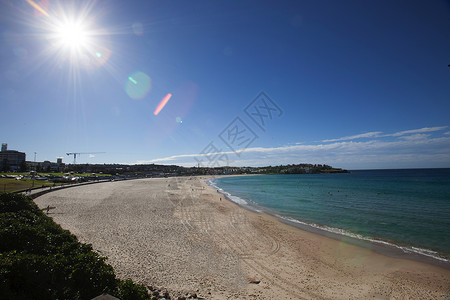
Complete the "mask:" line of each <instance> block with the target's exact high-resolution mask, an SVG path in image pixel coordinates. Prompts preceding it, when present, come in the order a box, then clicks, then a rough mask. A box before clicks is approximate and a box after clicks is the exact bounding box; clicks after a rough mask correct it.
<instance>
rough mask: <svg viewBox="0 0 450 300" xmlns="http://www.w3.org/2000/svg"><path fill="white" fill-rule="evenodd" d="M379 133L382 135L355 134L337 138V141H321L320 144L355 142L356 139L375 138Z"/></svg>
mask: <svg viewBox="0 0 450 300" xmlns="http://www.w3.org/2000/svg"><path fill="white" fill-rule="evenodd" d="M381 133H383V132H381V131H372V132H366V133H361V134H356V135H351V136H344V137H341V138H337V139H328V140H323V141H322V142H324V143H328V142H339V141H348V140H356V139H361V138H369V137H377V136H379V135H380V134H381Z"/></svg>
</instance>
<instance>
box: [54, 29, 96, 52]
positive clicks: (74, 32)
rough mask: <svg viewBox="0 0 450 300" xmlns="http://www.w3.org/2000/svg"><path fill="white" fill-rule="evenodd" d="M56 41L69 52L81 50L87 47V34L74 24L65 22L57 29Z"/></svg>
mask: <svg viewBox="0 0 450 300" xmlns="http://www.w3.org/2000/svg"><path fill="white" fill-rule="evenodd" d="M56 39H57V40H58V41H59V42H60V43H61V46H62V47H64V48H67V49H69V50H72V51H73V50H81V49H83V48H86V47H87V44H88V32H87V30H86V29H84V28H83V26H82V25H81V24H79V23H76V22H66V23H64V24H61V26H60V27H59V28H58V29H57V32H56Z"/></svg>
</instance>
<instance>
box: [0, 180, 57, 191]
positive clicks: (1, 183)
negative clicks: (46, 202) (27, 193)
mask: <svg viewBox="0 0 450 300" xmlns="http://www.w3.org/2000/svg"><path fill="white" fill-rule="evenodd" d="M53 184H54V183H53V182H51V181H44V180H35V181H34V187H40V186H43V185H44V186H53ZM60 184H61V183H56V185H60ZM32 187H33V180H32V179H21V180H17V179H14V178H0V192H3V193H11V192H15V191H20V190H25V189H29V188H32Z"/></svg>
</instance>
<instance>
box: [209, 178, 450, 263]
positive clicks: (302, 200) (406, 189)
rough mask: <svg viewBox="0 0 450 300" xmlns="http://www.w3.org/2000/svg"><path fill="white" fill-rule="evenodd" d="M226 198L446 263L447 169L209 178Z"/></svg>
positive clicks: (449, 235) (449, 243)
mask: <svg viewBox="0 0 450 300" xmlns="http://www.w3.org/2000/svg"><path fill="white" fill-rule="evenodd" d="M208 183H209V184H210V185H212V186H214V187H216V188H217V189H219V190H220V191H222V192H224V193H225V195H227V197H228V198H229V199H230V200H232V201H234V202H237V203H238V204H241V205H243V206H247V207H250V208H252V209H256V210H262V211H266V212H269V213H271V214H274V215H277V216H279V217H281V218H283V219H285V220H289V221H291V222H293V223H298V224H302V226H304V225H306V226H309V227H311V228H316V229H320V230H324V231H326V232H333V233H336V234H339V235H343V236H349V237H353V238H356V239H359V240H365V241H370V242H375V243H378V244H384V245H387V246H390V247H396V248H398V249H401V250H402V251H403V252H405V253H414V254H417V253H419V254H420V255H425V256H427V257H432V258H434V259H437V260H440V261H444V262H445V263H448V262H450V259H449V258H450V169H407V170H361V171H352V172H351V173H349V174H314V175H313V174H304V175H257V176H235V177H224V178H216V179H212V180H210V181H209V182H208Z"/></svg>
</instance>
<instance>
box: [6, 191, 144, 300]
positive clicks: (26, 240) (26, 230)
mask: <svg viewBox="0 0 450 300" xmlns="http://www.w3.org/2000/svg"><path fill="white" fill-rule="evenodd" d="M105 260H106V259H105V258H103V257H101V256H99V255H98V254H97V253H95V252H93V251H92V247H91V246H90V245H86V244H82V243H79V242H78V240H77V238H76V237H75V236H74V235H72V234H71V233H70V232H69V231H67V230H63V229H62V228H61V226H59V225H58V224H56V223H54V222H53V220H52V219H51V218H49V217H48V216H46V215H45V214H44V213H43V212H42V211H41V210H39V208H38V207H37V206H36V204H35V203H34V202H33V201H32V200H31V199H29V198H28V197H25V196H23V195H15V194H1V195H0V295H1V298H4V299H92V298H94V297H96V296H98V295H100V294H102V293H109V294H111V295H114V296H116V297H119V298H120V299H122V300H125V299H149V295H148V294H147V291H146V289H145V287H143V286H141V285H136V284H134V283H133V282H132V281H131V280H126V281H121V280H118V279H116V276H115V274H114V270H113V268H112V267H111V266H110V265H108V264H107V263H106V262H105Z"/></svg>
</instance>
